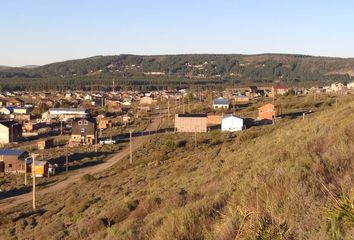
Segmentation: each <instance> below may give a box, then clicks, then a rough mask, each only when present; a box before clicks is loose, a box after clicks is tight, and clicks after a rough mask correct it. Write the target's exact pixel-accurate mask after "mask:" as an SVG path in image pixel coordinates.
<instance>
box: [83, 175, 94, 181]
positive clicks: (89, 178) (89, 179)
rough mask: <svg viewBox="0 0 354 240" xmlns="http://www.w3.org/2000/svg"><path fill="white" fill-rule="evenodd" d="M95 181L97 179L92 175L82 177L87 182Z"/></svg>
mask: <svg viewBox="0 0 354 240" xmlns="http://www.w3.org/2000/svg"><path fill="white" fill-rule="evenodd" d="M95 179H96V178H95V177H94V176H92V175H91V174H85V175H83V176H82V180H84V181H85V182H91V181H93V180H95Z"/></svg>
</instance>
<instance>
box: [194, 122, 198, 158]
mask: <svg viewBox="0 0 354 240" xmlns="http://www.w3.org/2000/svg"><path fill="white" fill-rule="evenodd" d="M194 152H195V153H197V129H196V128H195V129H194Z"/></svg>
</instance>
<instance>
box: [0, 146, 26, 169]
mask: <svg viewBox="0 0 354 240" xmlns="http://www.w3.org/2000/svg"><path fill="white" fill-rule="evenodd" d="M27 157H28V153H27V152H26V151H24V150H20V149H0V161H1V162H3V165H4V172H6V173H24V172H25V169H26V168H25V159H26V158H27ZM27 165H28V163H27ZM29 169H30V168H27V171H30V170H29Z"/></svg>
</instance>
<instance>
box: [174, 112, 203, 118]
mask: <svg viewBox="0 0 354 240" xmlns="http://www.w3.org/2000/svg"><path fill="white" fill-rule="evenodd" d="M177 115H178V117H200V118H202V117H205V118H206V117H207V115H206V114H203V113H193V114H188V113H187V114H177Z"/></svg>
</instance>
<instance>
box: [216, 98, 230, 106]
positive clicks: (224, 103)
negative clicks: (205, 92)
mask: <svg viewBox="0 0 354 240" xmlns="http://www.w3.org/2000/svg"><path fill="white" fill-rule="evenodd" d="M229 105H230V102H229V100H227V99H225V98H223V97H218V98H215V99H214V101H213V109H229Z"/></svg>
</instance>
